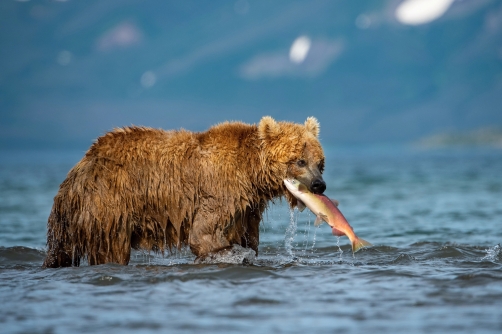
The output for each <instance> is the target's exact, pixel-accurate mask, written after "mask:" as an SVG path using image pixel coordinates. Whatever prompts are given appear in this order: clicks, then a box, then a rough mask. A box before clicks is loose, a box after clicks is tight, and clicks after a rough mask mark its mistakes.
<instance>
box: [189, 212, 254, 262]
mask: <svg viewBox="0 0 502 334" xmlns="http://www.w3.org/2000/svg"><path fill="white" fill-rule="evenodd" d="M215 211H216V210H214V211H212V212H207V211H204V210H199V212H198V213H197V215H196V217H195V219H194V220H193V223H192V228H191V230H190V236H189V240H188V242H189V245H190V249H191V251H192V253H194V254H195V255H196V256H197V258H196V259H195V263H215V262H223V263H244V262H249V260H250V255H246V253H250V252H252V253H253V254H252V256H253V257H254V256H255V255H256V252H255V251H254V250H249V249H244V248H243V247H242V246H244V247H246V246H249V245H241V243H242V241H243V240H244V238H243V237H244V236H245V235H246V230H247V224H246V223H245V222H244V219H243V218H244V217H243V215H241V214H240V213H236V214H234V216H233V217H232V218H226V219H225V217H223V216H222V215H220V214H217V213H216V212H215ZM244 216H245V215H244ZM256 246H257V245H256ZM240 258H242V260H239V259H240Z"/></svg>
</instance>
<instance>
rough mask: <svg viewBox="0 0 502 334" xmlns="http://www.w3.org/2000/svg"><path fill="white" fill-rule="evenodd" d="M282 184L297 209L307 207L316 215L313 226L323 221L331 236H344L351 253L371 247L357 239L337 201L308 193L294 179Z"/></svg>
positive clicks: (305, 188)
mask: <svg viewBox="0 0 502 334" xmlns="http://www.w3.org/2000/svg"><path fill="white" fill-rule="evenodd" d="M284 184H285V185H286V188H288V190H289V192H290V193H291V194H292V195H293V196H295V197H296V199H297V200H298V209H299V210H300V211H303V210H304V209H305V206H307V207H308V208H309V209H310V211H312V213H314V214H315V215H316V220H315V223H314V225H315V226H319V225H320V224H321V223H322V222H323V221H325V222H326V223H328V224H329V226H331V229H332V233H333V235H336V236H342V235H346V236H347V237H348V238H349V240H350V242H351V244H352V252H353V253H355V252H357V251H358V250H359V249H361V248H363V247H366V246H372V244H371V243H369V242H368V241H366V240H363V239H361V238H358V237H357V235H356V234H355V233H354V230H353V229H352V226H350V225H349V222H348V221H347V219H345V217H344V216H343V214H342V213H341V212H340V210H339V209H338V201H335V200H331V199H329V198H328V197H326V196H325V195H317V194H314V193H312V192H310V191H309V190H308V188H307V186H305V185H304V184H302V183H300V181H298V180H295V179H286V180H284Z"/></svg>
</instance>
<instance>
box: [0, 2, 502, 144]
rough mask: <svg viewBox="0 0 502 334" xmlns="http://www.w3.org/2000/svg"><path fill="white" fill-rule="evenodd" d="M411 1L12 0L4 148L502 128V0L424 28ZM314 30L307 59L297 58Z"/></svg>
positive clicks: (1, 87) (408, 137)
mask: <svg viewBox="0 0 502 334" xmlns="http://www.w3.org/2000/svg"><path fill="white" fill-rule="evenodd" d="M399 5H402V1H400V0H382V1H376V0H366V1H362V0H358V1H333V0H329V1H314V0H311V1H289V0H288V1H269V0H257V1H244V0H239V1H191V0H183V1H166V0H150V1H140V0H106V1H102V0H86V1H11V0H3V1H1V2H0V148H60V147H61V148H62V147H68V148H82V149H85V148H87V147H88V146H89V145H90V143H91V142H92V141H93V140H94V139H95V138H96V137H98V136H99V135H101V134H103V133H104V132H105V131H107V130H110V129H112V128H113V127H118V126H125V125H131V124H135V125H147V126H152V127H161V128H165V129H171V128H180V127H183V128H187V129H191V130H204V129H206V128H207V127H209V126H210V125H212V124H215V123H218V122H221V121H224V120H242V121H245V122H250V123H256V122H258V121H259V119H260V118H261V116H263V115H272V116H273V117H275V118H277V119H287V120H292V121H300V122H303V121H304V120H305V118H306V117H307V116H310V115H314V116H316V117H318V119H319V120H320V122H321V126H322V131H321V138H322V143H323V145H325V146H330V145H347V144H370V143H373V144H374V143H384V144H387V143H390V144H394V143H408V142H413V141H415V140H417V139H419V138H421V137H423V136H427V135H431V134H435V133H440V132H444V131H454V130H455V131H469V130H473V129H478V128H484V127H487V126H500V125H502V103H501V99H502V98H501V96H502V1H498V0H463V1H460V0H457V1H454V2H453V3H452V4H451V6H450V7H449V8H448V10H447V11H446V12H445V13H444V15H440V16H439V17H437V18H436V19H433V20H430V22H428V23H424V24H418V25H409V24H405V23H402V22H400V21H399V20H398V19H397V18H396V8H397V7H398V6H399ZM300 36H307V37H308V38H309V39H310V41H311V45H310V49H309V51H308V53H307V55H306V58H305V59H304V60H303V61H302V62H299V63H294V62H292V61H291V60H290V56H289V53H290V48H291V46H292V44H293V42H294V41H295V40H296V39H297V38H298V37H300Z"/></svg>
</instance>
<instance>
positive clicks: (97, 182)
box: [44, 116, 324, 267]
mask: <svg viewBox="0 0 502 334" xmlns="http://www.w3.org/2000/svg"><path fill="white" fill-rule="evenodd" d="M318 135H319V124H318V122H317V120H316V119H315V118H313V117H309V118H308V119H307V120H306V121H305V124H296V123H291V122H276V121H275V120H274V119H272V118H271V117H268V116H266V117H263V118H262V120H261V121H260V123H259V124H258V125H254V124H253V125H250V124H245V123H241V122H225V123H222V124H218V125H216V126H214V127H212V128H210V129H209V130H207V131H205V132H190V131H186V130H176V131H175V130H172V131H165V130H159V129H152V128H146V127H126V128H120V129H116V130H114V131H111V132H109V133H107V134H105V135H104V136H102V137H100V138H98V139H97V141H96V142H95V143H94V144H93V145H92V146H91V147H90V149H89V150H88V151H87V152H86V154H85V156H84V157H83V158H82V160H81V161H80V162H78V163H77V164H76V165H75V166H74V167H73V168H72V169H71V170H70V172H69V173H68V175H67V178H66V179H65V180H64V181H63V183H62V184H61V186H60V189H59V192H58V193H57V195H56V196H55V198H54V205H53V207H52V211H51V213H50V216H49V219H48V223H47V227H48V231H47V248H48V250H47V257H46V259H45V262H44V266H45V267H61V266H71V265H75V266H78V265H79V264H80V261H81V260H82V259H83V258H87V260H88V263H89V264H90V265H94V264H102V263H108V262H114V263H119V264H127V263H128V262H129V258H130V254H131V248H136V249H144V250H149V251H150V250H151V251H160V252H163V251H164V250H168V249H172V248H180V247H183V246H185V245H188V246H190V249H191V251H192V252H193V253H194V254H195V255H197V256H198V257H199V258H204V257H206V256H209V255H211V254H215V253H217V252H219V251H221V250H224V249H227V248H229V247H231V246H232V245H234V244H238V245H241V246H242V247H247V248H251V249H253V250H254V251H255V252H256V253H258V243H259V223H260V221H261V219H262V214H263V211H264V210H265V208H266V206H267V203H268V202H269V201H270V200H272V199H274V198H278V197H280V196H283V195H285V196H286V197H287V199H288V201H289V202H290V204H291V205H292V206H293V205H295V204H296V200H295V199H294V198H293V197H292V196H291V195H290V194H289V193H288V192H287V191H286V188H285V187H284V185H283V180H284V178H286V177H295V178H298V179H300V180H302V182H303V183H305V184H310V183H311V182H312V181H313V180H314V179H316V178H318V179H319V178H321V173H322V169H323V165H324V154H323V151H322V148H321V145H320V143H319V140H318Z"/></svg>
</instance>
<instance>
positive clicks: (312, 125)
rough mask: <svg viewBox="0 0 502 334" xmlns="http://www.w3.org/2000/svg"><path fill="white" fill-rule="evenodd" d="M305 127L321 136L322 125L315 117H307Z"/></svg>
mask: <svg viewBox="0 0 502 334" xmlns="http://www.w3.org/2000/svg"><path fill="white" fill-rule="evenodd" d="M305 128H307V131H308V132H310V133H311V134H313V135H314V136H315V137H319V132H320V131H321V129H320V128H321V127H320V125H319V122H318V121H317V119H316V118H315V117H309V118H307V120H306V121H305Z"/></svg>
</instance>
